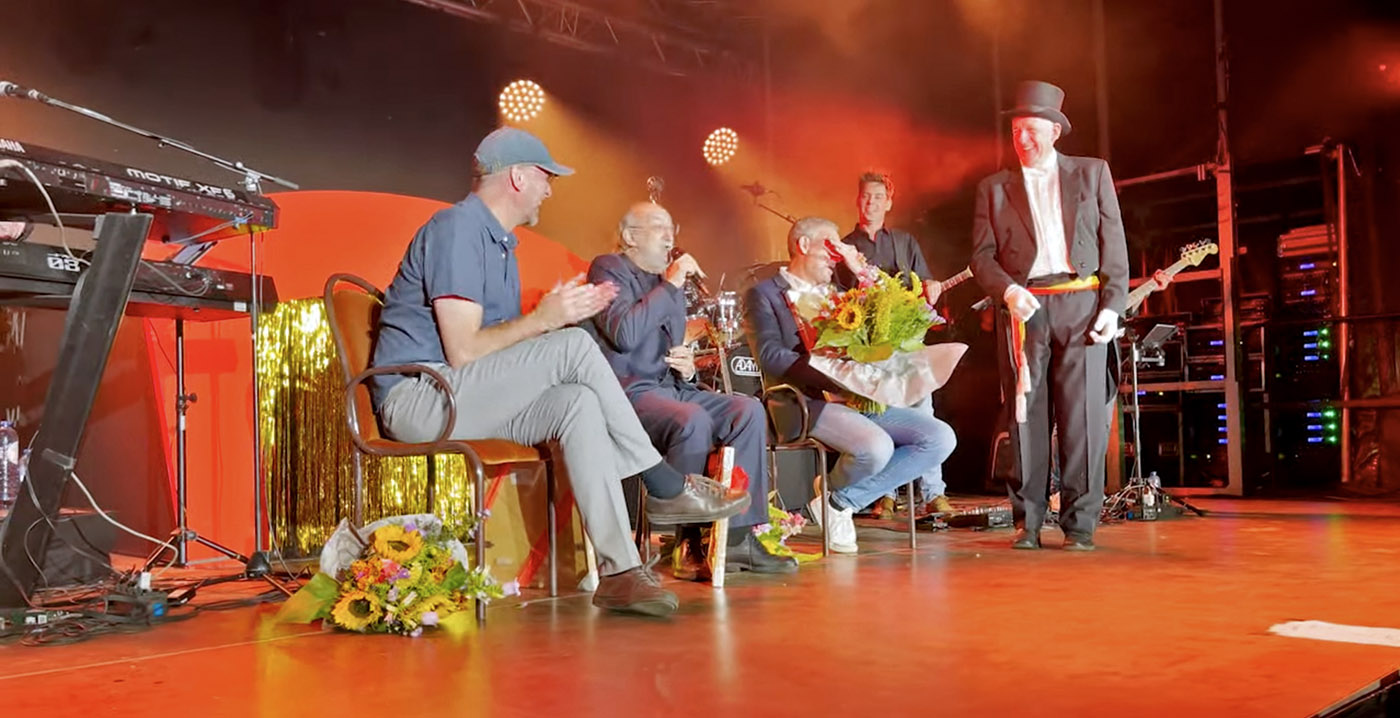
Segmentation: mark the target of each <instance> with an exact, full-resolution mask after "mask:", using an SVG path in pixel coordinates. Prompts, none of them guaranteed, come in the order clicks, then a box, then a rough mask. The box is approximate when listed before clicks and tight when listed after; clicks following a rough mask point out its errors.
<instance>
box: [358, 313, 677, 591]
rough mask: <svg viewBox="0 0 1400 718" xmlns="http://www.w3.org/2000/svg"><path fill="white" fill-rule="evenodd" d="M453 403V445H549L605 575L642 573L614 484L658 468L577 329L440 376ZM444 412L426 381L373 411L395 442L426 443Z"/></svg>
mask: <svg viewBox="0 0 1400 718" xmlns="http://www.w3.org/2000/svg"><path fill="white" fill-rule="evenodd" d="M443 370H444V376H446V378H447V381H448V383H450V384H451V385H452V390H453V394H454V395H455V397H456V401H457V425H456V426H455V427H454V428H453V430H452V434H451V438H453V439H508V440H510V441H514V442H516V443H517V444H525V445H527V446H531V445H535V444H539V443H542V442H545V441H549V440H551V439H556V440H558V442H559V445H560V447H561V448H562V449H563V452H564V464H565V465H566V466H567V467H568V473H569V481H570V483H571V484H572V486H573V491H574V498H575V500H576V501H577V502H578V510H579V514H580V515H581V516H582V517H583V527H584V530H585V531H587V532H588V536H589V538H591V539H592V540H593V546H594V549H595V550H596V551H597V554H598V570H599V573H601V574H602V575H604V576H607V575H611V574H615V573H620V572H622V571H626V570H628V569H630V568H633V567H636V566H640V565H641V563H642V561H641V557H640V556H638V554H637V547H636V546H635V545H634V544H633V543H632V537H631V530H630V528H629V521H628V518H627V503H626V501H625V500H624V499H623V497H622V479H623V478H624V477H627V476H631V475H633V474H638V473H641V471H642V470H643V469H648V468H651V467H652V466H655V465H657V464H659V463H661V455H660V454H658V453H657V452H656V449H654V448H652V445H651V439H650V438H649V437H648V436H647V433H646V431H645V430H643V429H642V424H641V422H639V421H638V420H637V414H636V412H634V411H633V410H632V404H631V403H630V402H628V401H627V396H626V395H625V394H623V393H622V387H621V386H619V385H618V383H617V377H616V376H614V375H613V371H612V369H611V368H610V367H609V366H608V363H607V361H606V360H605V359H603V355H602V354H601V353H600V352H599V351H598V345H597V344H595V343H594V341H593V339H592V337H590V336H588V334H587V333H586V332H584V331H583V330H582V329H576V328H570V329H564V330H561V331H557V332H550V333H548V334H543V335H541V336H538V337H535V338H533V339H527V340H525V341H523V342H520V343H519V344H515V345H514V346H510V347H507V348H505V349H502V350H500V351H498V352H495V353H493V354H489V355H487V356H484V357H482V358H480V359H477V360H476V361H474V362H472V363H470V364H467V365H466V366H463V367H459V368H457V369H447V368H445V367H444V368H443ZM446 413H447V405H446V403H445V401H444V400H443V398H442V396H441V395H440V394H439V393H438V391H437V388H436V385H434V384H433V382H432V380H431V379H425V378H421V377H415V378H409V379H405V380H404V381H401V382H399V383H398V384H395V385H394V387H393V388H392V389H390V390H389V395H388V396H386V397H385V398H384V403H383V405H382V406H381V407H380V409H379V415H380V418H381V419H382V420H383V424H384V429H385V431H386V432H388V434H389V435H390V436H393V437H394V438H396V439H398V440H400V441H415V442H416V441H431V440H432V439H434V438H436V437H437V434H438V432H439V431H441V428H442V424H443V422H444V421H446Z"/></svg>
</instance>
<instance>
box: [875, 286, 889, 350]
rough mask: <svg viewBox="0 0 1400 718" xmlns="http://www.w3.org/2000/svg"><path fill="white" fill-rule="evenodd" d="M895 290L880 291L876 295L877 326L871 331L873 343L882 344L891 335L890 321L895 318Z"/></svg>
mask: <svg viewBox="0 0 1400 718" xmlns="http://www.w3.org/2000/svg"><path fill="white" fill-rule="evenodd" d="M893 312H894V292H893V291H885V292H880V293H879V294H877V295H876V296H875V326H874V328H873V329H872V330H871V332H870V341H871V343H872V344H882V343H884V342H885V340H887V339H889V336H890V321H891V320H892V319H893V318H894V317H893Z"/></svg>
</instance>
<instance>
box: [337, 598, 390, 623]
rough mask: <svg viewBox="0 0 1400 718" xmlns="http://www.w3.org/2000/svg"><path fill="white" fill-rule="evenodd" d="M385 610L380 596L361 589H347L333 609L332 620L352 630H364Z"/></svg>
mask: <svg viewBox="0 0 1400 718" xmlns="http://www.w3.org/2000/svg"><path fill="white" fill-rule="evenodd" d="M382 615H384V611H383V609H382V608H381V605H380V603H379V598H378V597H377V596H375V595H374V594H372V593H366V592H364V591H360V590H354V591H347V592H346V593H344V594H343V595H341V597H340V600H338V601H336V602H335V607H334V608H332V609H331V620H333V621H335V625H337V626H340V627H341V628H346V629H349V630H351V631H363V630H365V629H366V628H369V626H370V624H372V623H374V622H375V621H378V620H379V617H380V616H382Z"/></svg>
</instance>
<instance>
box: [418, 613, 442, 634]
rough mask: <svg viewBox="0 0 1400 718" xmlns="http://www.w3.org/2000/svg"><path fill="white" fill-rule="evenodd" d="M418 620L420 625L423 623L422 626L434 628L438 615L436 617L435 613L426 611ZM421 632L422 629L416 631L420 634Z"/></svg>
mask: <svg viewBox="0 0 1400 718" xmlns="http://www.w3.org/2000/svg"><path fill="white" fill-rule="evenodd" d="M420 620H421V621H422V623H423V625H424V626H436V625H438V615H437V611H428V612H426V613H424V614H423V618H422V619H420ZM422 630H423V629H421V628H420V629H418V631H419V632H420V633H421V632H422Z"/></svg>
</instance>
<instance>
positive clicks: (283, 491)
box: [257, 298, 471, 556]
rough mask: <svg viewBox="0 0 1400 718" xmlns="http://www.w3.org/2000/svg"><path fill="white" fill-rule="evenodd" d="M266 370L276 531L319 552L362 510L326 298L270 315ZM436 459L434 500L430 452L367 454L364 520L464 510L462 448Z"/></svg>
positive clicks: (264, 407) (267, 466) (299, 548)
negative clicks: (429, 489) (346, 520)
mask: <svg viewBox="0 0 1400 718" xmlns="http://www.w3.org/2000/svg"><path fill="white" fill-rule="evenodd" d="M257 372H258V382H259V384H258V387H259V396H258V401H259V410H260V411H259V415H260V422H261V426H260V428H261V430H262V452H263V453H262V455H263V472H264V475H265V477H266V482H267V483H266V496H267V516H268V526H269V531H270V532H271V535H272V539H273V542H274V545H275V546H277V547H278V548H280V549H281V550H282V552H283V553H284V555H286V556H310V555H314V554H316V553H318V552H319V551H320V549H321V545H322V544H323V543H325V540H326V538H327V537H328V536H330V533H331V531H332V530H334V529H335V526H336V524H337V523H339V522H340V519H342V518H348V517H353V516H354V510H355V468H354V449H353V447H352V445H351V443H350V428H349V425H348V423H347V422H346V417H345V399H344V397H345V379H344V377H343V376H342V375H341V370H340V360H339V358H338V357H337V356H336V351H335V342H334V341H332V339H331V330H330V324H329V323H328V322H327V320H326V311H325V305H324V303H323V302H322V300H321V299H319V298H317V299H295V300H291V301H286V302H282V303H281V304H279V305H277V307H276V309H274V310H273V311H271V312H268V313H266V314H264V315H262V317H261V320H260V323H259V326H258V362H257ZM436 461H437V466H436V480H435V483H436V493H435V502H434V505H433V506H427V505H426V503H425V502H426V497H427V495H428V492H427V485H428V472H427V461H426V460H425V459H421V458H375V457H365V459H364V485H365V496H364V510H365V521H366V522H369V521H373V520H375V519H378V518H382V517H384V516H393V515H397V514H407V513H418V512H422V511H430V512H431V513H434V514H437V515H438V516H440V517H443V518H457V517H462V516H465V515H466V514H467V513H468V512H469V511H470V509H471V482H470V480H469V479H468V478H467V475H466V468H465V466H464V465H463V462H462V459H461V457H458V456H439V457H437V459H436Z"/></svg>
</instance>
